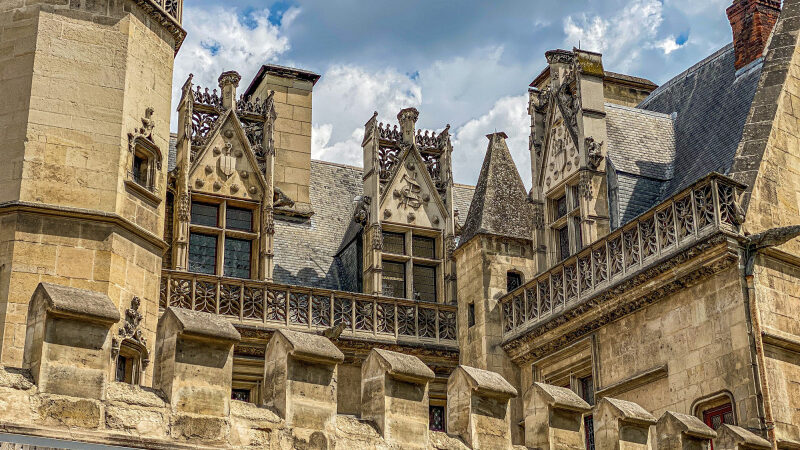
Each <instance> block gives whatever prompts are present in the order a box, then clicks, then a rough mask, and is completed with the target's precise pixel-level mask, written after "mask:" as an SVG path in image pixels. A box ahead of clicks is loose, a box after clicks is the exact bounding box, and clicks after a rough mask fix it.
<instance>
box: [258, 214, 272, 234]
mask: <svg viewBox="0 0 800 450" xmlns="http://www.w3.org/2000/svg"><path fill="white" fill-rule="evenodd" d="M262 214H263V215H264V220H262V221H261V232H262V233H263V234H275V216H274V214H273V210H272V208H265V209H264V210H263V211H262Z"/></svg>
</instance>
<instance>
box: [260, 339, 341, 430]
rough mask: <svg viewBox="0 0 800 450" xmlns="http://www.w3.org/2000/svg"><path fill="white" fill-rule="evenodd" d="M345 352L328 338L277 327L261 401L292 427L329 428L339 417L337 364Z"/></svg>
mask: <svg viewBox="0 0 800 450" xmlns="http://www.w3.org/2000/svg"><path fill="white" fill-rule="evenodd" d="M342 361H344V355H343V354H342V352H341V351H339V349H338V348H336V346H335V345H333V342H331V341H330V340H329V339H327V338H325V337H323V336H319V335H315V334H308V333H301V332H298V331H291V330H277V331H275V334H273V335H272V338H270V340H269V343H268V344H267V351H266V354H265V355H264V383H263V387H262V389H261V396H262V397H261V404H262V405H264V406H267V407H269V408H272V409H273V410H275V412H277V413H278V415H280V416H281V417H282V418H283V419H285V420H286V425H287V426H290V427H298V428H309V429H314V430H330V429H332V427H333V426H334V425H335V419H336V375H337V371H336V366H337V364H339V363H341V362H342Z"/></svg>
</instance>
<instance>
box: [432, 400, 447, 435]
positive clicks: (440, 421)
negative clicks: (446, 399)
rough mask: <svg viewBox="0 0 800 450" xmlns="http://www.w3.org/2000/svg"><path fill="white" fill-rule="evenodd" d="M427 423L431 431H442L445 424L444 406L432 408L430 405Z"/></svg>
mask: <svg viewBox="0 0 800 450" xmlns="http://www.w3.org/2000/svg"><path fill="white" fill-rule="evenodd" d="M428 419H429V420H428V423H429V424H430V425H429V427H430V429H431V430H433V431H444V429H445V427H444V426H445V423H444V406H434V405H431V406H430V407H429V417H428Z"/></svg>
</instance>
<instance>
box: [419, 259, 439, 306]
mask: <svg viewBox="0 0 800 450" xmlns="http://www.w3.org/2000/svg"><path fill="white" fill-rule="evenodd" d="M414 298H415V299H417V300H425V301H428V302H435V301H436V267H432V266H423V265H418V264H414Z"/></svg>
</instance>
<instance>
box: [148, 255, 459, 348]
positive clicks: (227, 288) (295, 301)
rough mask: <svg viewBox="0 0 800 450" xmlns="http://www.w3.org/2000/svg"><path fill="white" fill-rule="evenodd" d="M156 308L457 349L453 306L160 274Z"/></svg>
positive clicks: (183, 274) (454, 307) (237, 321)
mask: <svg viewBox="0 0 800 450" xmlns="http://www.w3.org/2000/svg"><path fill="white" fill-rule="evenodd" d="M160 306H161V307H162V308H165V307H167V306H177V307H181V308H186V309H192V310H195V311H204V312H208V313H212V314H219V315H222V316H226V317H229V318H230V319H231V320H232V321H234V322H235V323H242V324H245V325H252V326H257V327H264V328H284V327H285V328H291V329H296V330H317V331H321V330H325V329H328V328H331V327H335V326H337V325H339V324H344V331H343V332H342V336H343V337H364V338H370V339H374V340H378V341H385V342H392V343H399V344H402V343H404V342H408V343H415V344H425V343H428V344H436V345H443V346H448V347H452V348H457V347H458V345H457V342H456V306H454V305H442V304H438V303H429V302H421V301H414V300H404V299H397V298H389V297H379V296H370V295H362V294H355V293H352V292H343V291H331V290H326V289H312V288H306V287H301V286H289V285H283V284H277V283H269V282H264V281H257V280H243V279H236V278H224V277H216V276H208V275H200V274H194V273H188V272H176V271H170V270H165V271H162V273H161V298H160Z"/></svg>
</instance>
